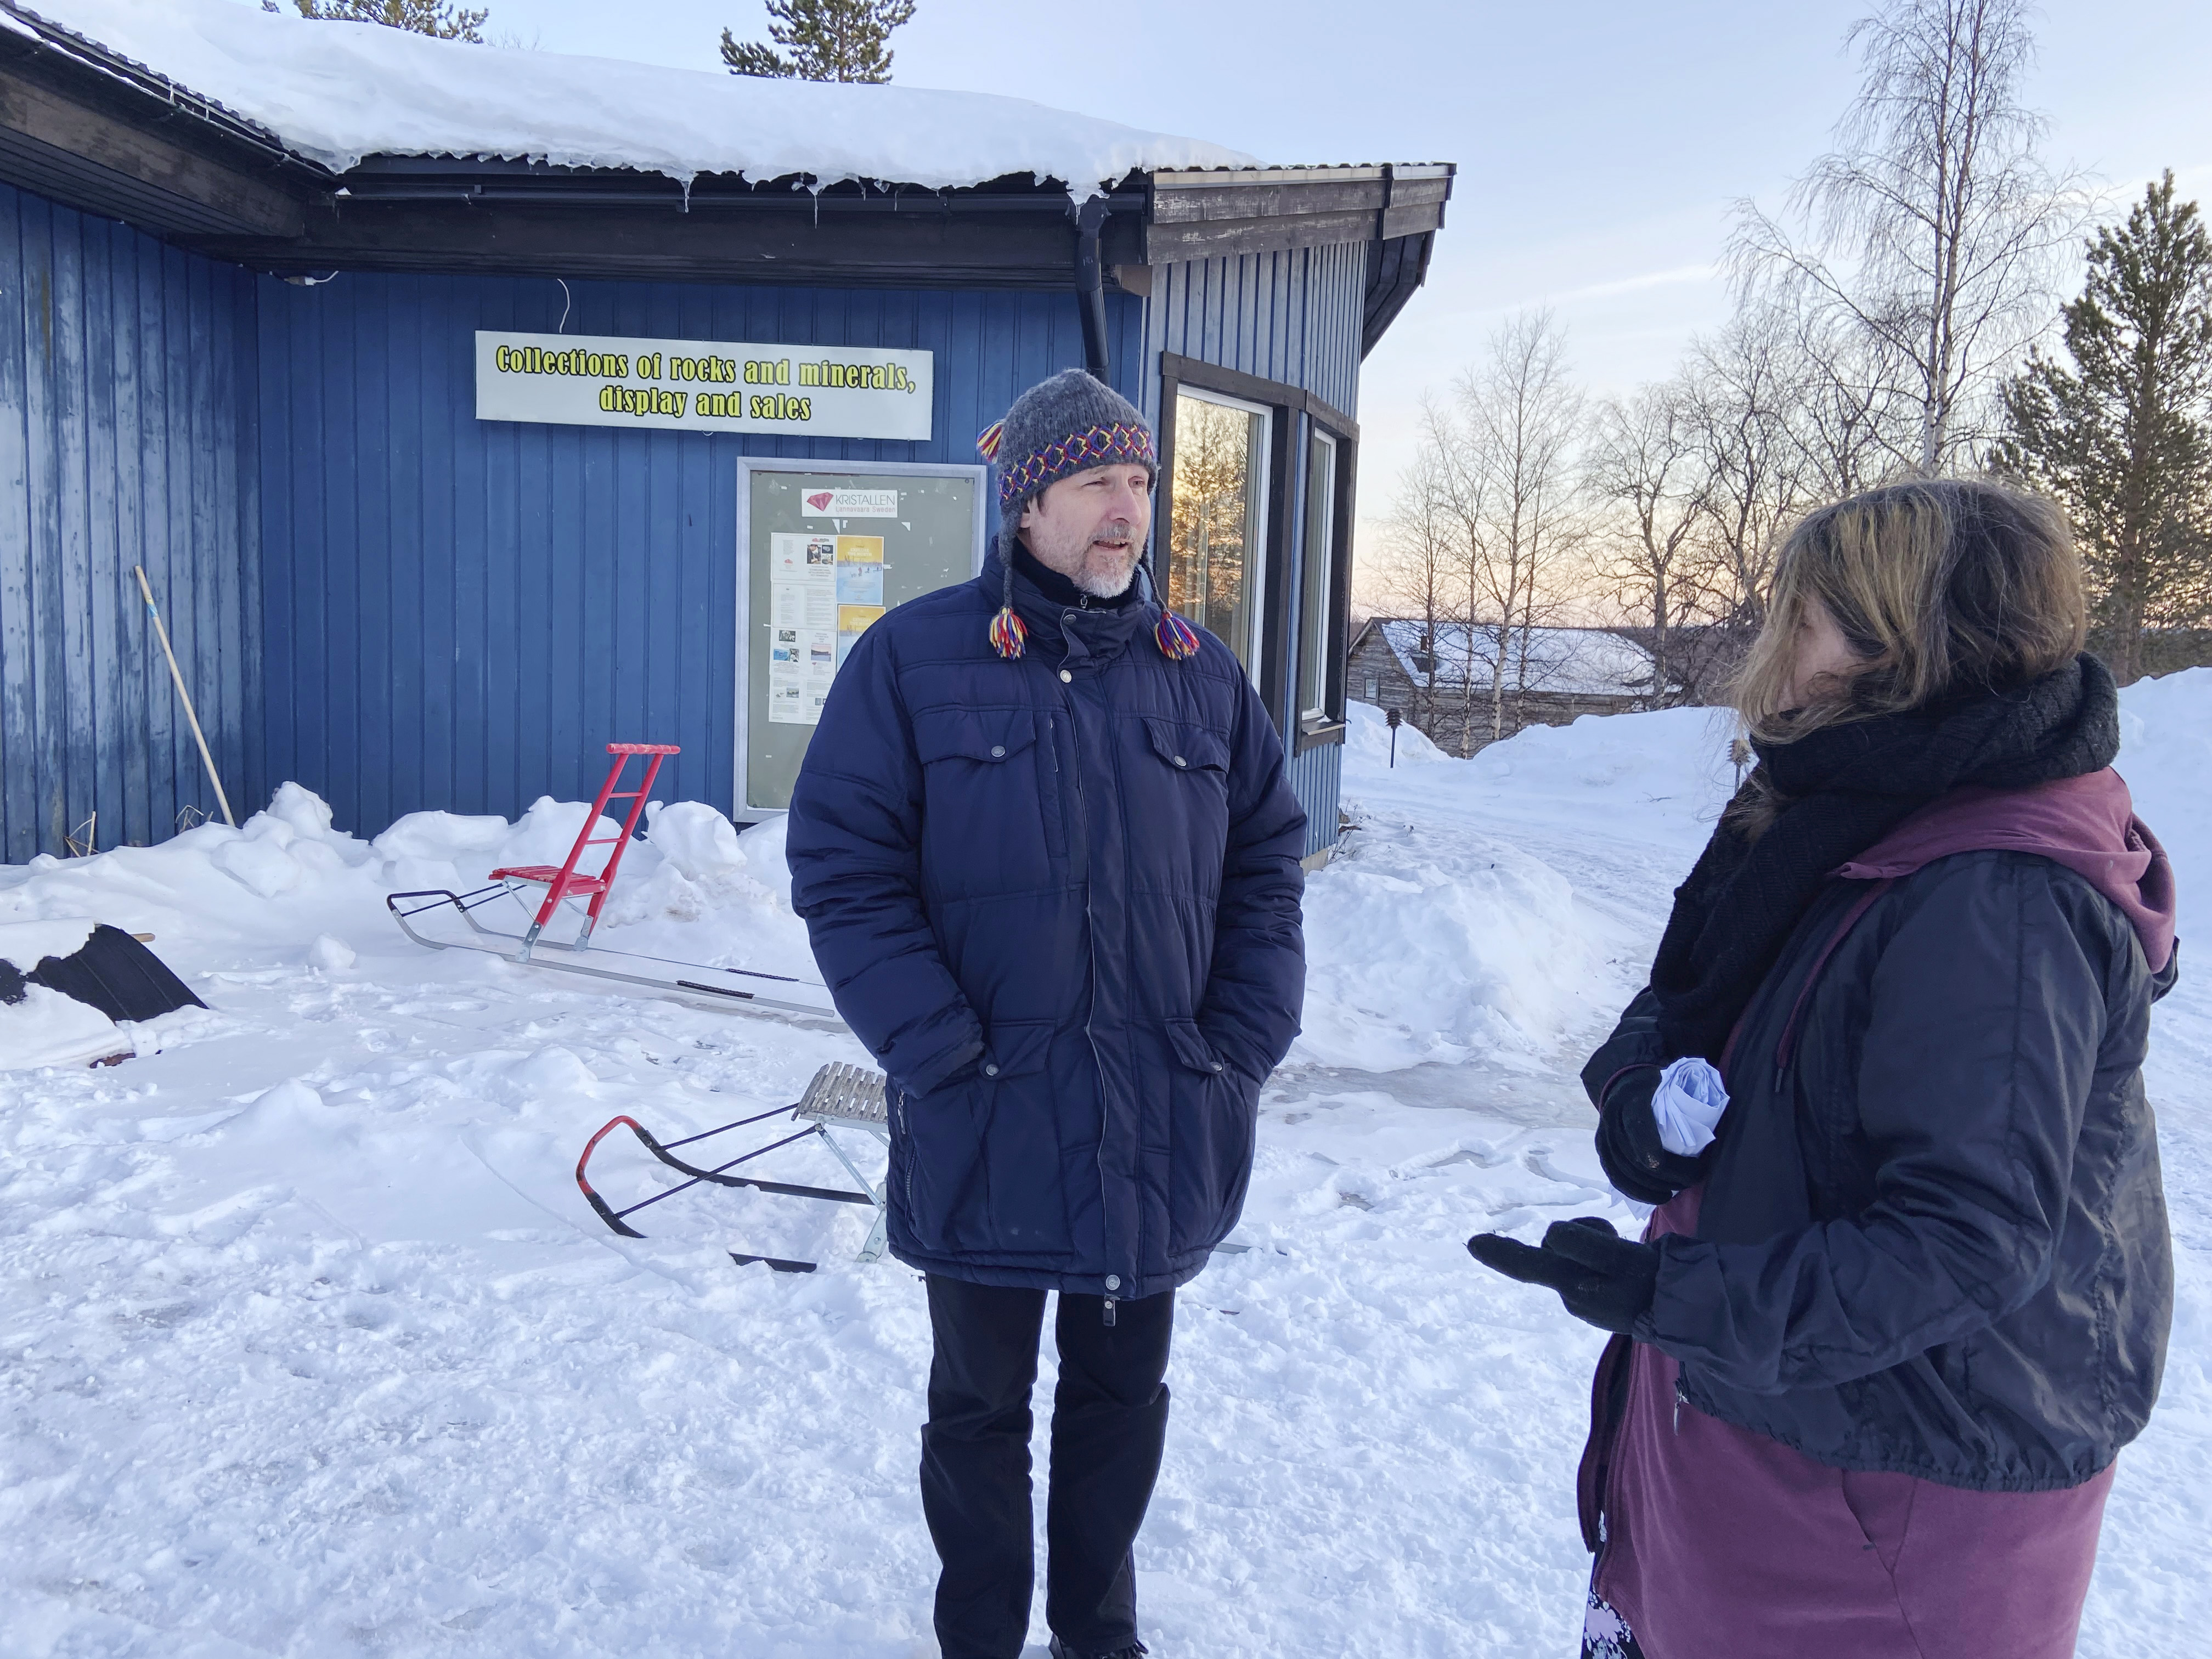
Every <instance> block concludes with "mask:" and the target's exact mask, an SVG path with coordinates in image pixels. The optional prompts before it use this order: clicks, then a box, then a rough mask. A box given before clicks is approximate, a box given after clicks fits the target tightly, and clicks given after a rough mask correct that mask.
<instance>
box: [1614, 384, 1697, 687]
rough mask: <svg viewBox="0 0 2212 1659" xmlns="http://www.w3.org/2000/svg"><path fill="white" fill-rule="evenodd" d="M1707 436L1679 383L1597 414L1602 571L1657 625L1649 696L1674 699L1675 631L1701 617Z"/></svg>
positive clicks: (1644, 619)
mask: <svg viewBox="0 0 2212 1659" xmlns="http://www.w3.org/2000/svg"><path fill="white" fill-rule="evenodd" d="M1703 440H1704V435H1703V434H1702V433H1701V432H1700V431H1699V428H1698V424H1697V422H1695V421H1694V420H1693V419H1692V404H1691V396H1690V391H1689V388H1688V387H1687V386H1686V385H1684V384H1683V383H1682V382H1680V381H1679V380H1675V381H1668V382H1665V383H1662V384H1661V385H1658V386H1645V387H1644V388H1643V389H1642V390H1641V391H1639V392H1637V393H1636V394H1635V395H1634V396H1633V397H1632V398H1627V399H1626V400H1619V399H1616V400H1613V401H1611V402H1608V403H1607V404H1605V405H1604V406H1603V407H1602V408H1601V409H1600V410H1599V411H1598V416H1597V422H1596V429H1595V434H1594V436H1593V441H1592V447H1591V455H1590V469H1589V484H1590V490H1591V493H1592V495H1594V496H1595V498H1596V499H1597V500H1598V501H1601V502H1605V503H1608V504H1610V505H1611V506H1612V507H1613V509H1614V511H1613V520H1612V523H1611V525H1610V526H1609V531H1608V533H1607V535H1606V537H1605V538H1604V547H1603V550H1602V553H1601V564H1600V567H1599V573H1600V574H1601V576H1602V577H1603V578H1605V579H1606V580H1608V581H1610V583H1611V584H1612V586H1613V592H1614V596H1615V598H1616V599H1617V600H1618V601H1619V602H1620V605H1621V606H1622V608H1623V609H1624V610H1625V611H1627V612H1628V614H1629V615H1631V616H1633V617H1637V618H1638V623H1639V625H1641V624H1642V623H1649V624H1650V629H1651V702H1652V706H1653V707H1654V708H1660V707H1663V706H1665V705H1666V704H1667V703H1668V702H1672V701H1673V690H1674V683H1675V681H1676V679H1677V678H1679V677H1678V676H1677V675H1676V674H1675V673H1674V671H1673V668H1672V664H1671V659H1670V657H1669V647H1670V646H1671V645H1672V643H1673V632H1674V629H1676V628H1678V627H1680V624H1681V623H1683V622H1684V621H1685V620H1686V619H1687V618H1688V617H1692V616H1694V615H1696V614H1697V613H1696V602H1697V595H1698V587H1699V584H1698V580H1697V575H1696V574H1695V573H1694V571H1693V569H1692V567H1693V566H1694V565H1696V564H1697V562H1699V556H1700V554H1701V553H1702V551H1703V548H1702V544H1701V542H1700V539H1699V535H1700V532H1702V531H1703V530H1704V529H1705V514H1706V483H1707V480H1706V472H1705V465H1704V461H1705V444H1704V441H1703Z"/></svg>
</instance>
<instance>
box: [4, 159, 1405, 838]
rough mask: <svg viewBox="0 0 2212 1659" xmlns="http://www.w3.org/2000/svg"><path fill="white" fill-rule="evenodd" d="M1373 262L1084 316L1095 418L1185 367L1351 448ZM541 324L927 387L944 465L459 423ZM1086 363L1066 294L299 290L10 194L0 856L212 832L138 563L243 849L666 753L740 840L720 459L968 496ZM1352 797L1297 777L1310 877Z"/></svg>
mask: <svg viewBox="0 0 2212 1659" xmlns="http://www.w3.org/2000/svg"><path fill="white" fill-rule="evenodd" d="M1364 259H1365V250H1364V248H1363V247H1359V246H1347V247H1343V248H1321V249H1309V250H1304V251H1301V252H1291V253H1280V254H1272V255H1260V256H1247V257H1245V258H1237V259H1224V260H1215V261H1209V262H1202V263H1194V264H1185V265H1176V266H1170V267H1165V268H1163V270H1161V271H1160V272H1159V273H1158V278H1157V283H1156V288H1155V292H1154V294H1153V295H1152V298H1151V299H1149V300H1138V299H1136V298H1133V297H1132V296H1129V295H1119V294H1116V295H1109V296H1108V309H1109V332H1110V337H1111V342H1112V348H1113V361H1114V366H1115V380H1116V383H1117V384H1118V385H1119V386H1120V387H1121V390H1122V392H1124V393H1125V394H1127V396H1129V397H1130V398H1133V400H1135V401H1137V402H1138V403H1139V404H1140V405H1142V406H1144V407H1146V409H1147V410H1151V411H1152V412H1155V413H1157V411H1158V389H1159V355H1160V353H1161V352H1162V351H1176V352H1179V353H1182V354H1184V355H1186V356H1193V357H1199V358H1203V359H1205V360H1206V361H1209V362H1218V363H1220V364H1223V365H1225V367H1229V368H1237V369H1241V370H1243V372H1245V373H1247V374H1256V375H1260V376H1262V377H1264V378H1267V379H1271V380H1285V381H1288V382H1290V383H1291V384H1293V385H1298V386H1305V387H1307V388H1309V389H1310V390H1311V391H1312V392H1315V393H1316V395H1318V396H1320V397H1322V398H1325V399H1326V400H1327V401H1328V402H1329V403H1331V404H1334V405H1336V406H1337V407H1339V408H1340V409H1343V410H1346V411H1347V412H1350V411H1352V410H1355V408H1356V404H1357V398H1358V342H1359V320H1360V302H1361V292H1362V285H1363V283H1364ZM564 307H566V308H567V310H568V318H567V323H566V327H567V329H568V331H570V332H574V333H592V334H616V335H635V336H645V337H671V338H700V339H720V340H750V341H761V342H765V343H791V344H828V345H836V344H854V345H882V346H896V347H903V348H908V349H923V350H928V351H931V352H933V353H934V354H935V362H936V387H935V407H934V410H933V430H934V436H933V438H932V439H931V440H930V441H928V442H927V443H894V442H882V441H856V440H831V441H818V440H817V441H806V440H795V439H776V438H767V437H731V436H708V435H702V434H690V433H667V432H644V431H624V430H617V429H608V428H569V427H550V426H536V425H520V424H510V423H504V422H478V421H477V419H476V416H475V386H474V338H473V337H474V334H475V332H476V331H477V330H478V329H480V328H491V329H502V330H516V331H543V332H550V331H555V330H556V329H557V328H558V327H560V326H561V318H562V310H563V308H564ZM1081 361H1082V338H1081V329H1080V325H1079V319H1078V315H1077V312H1076V308H1075V301H1074V298H1073V295H1072V294H1065V293H1062V294H1051V293H1021V292H1012V291H1002V290H988V289H981V290H966V291H943V290H930V291H903V290H851V291H846V290H836V289H793V288H754V287H745V286H738V285H728V286H715V285H705V284H675V283H668V284H655V283H584V282H572V283H569V284H568V291H567V292H566V293H565V294H564V292H563V290H562V285H561V284H560V283H557V282H556V281H554V280H552V279H550V278H537V277H526V278H524V277H517V278H507V277H480V276H466V277H464V276H453V277H445V276H412V275H408V276H376V275H359V274H348V275H342V276H339V277H337V279H336V280H334V281H332V282H330V283H324V284H321V285H319V286H316V287H313V288H303V287H297V286H294V285H290V284H287V283H281V282H278V281H276V280H275V279H273V278H268V277H256V276H252V275H250V274H248V273H246V272H245V271H243V270H239V269H237V268H236V267H233V266H228V265H225V264H218V263H216V262H212V261H210V260H206V259H203V258H198V257H197V256H194V255H191V254H187V253H184V252H179V251H178V250H176V249H173V248H170V247H168V246H165V245H163V244H162V243H161V242H159V241H157V240H154V239H152V238H150V237H148V236H145V235H143V234H140V233H138V232H136V231H133V230H131V229H129V228H125V227H124V226H121V225H118V224H114V223H112V222H106V221H101V220H96V219H91V218H88V217H86V216H83V215H81V214H78V213H76V212H73V211H71V210H67V209H64V208H61V207H58V206H56V205H54V204H52V203H49V202H46V201H45V200H44V199H42V198H40V197H35V196H33V195H30V194H27V193H25V192H21V191H15V190H12V189H9V188H6V187H4V186H0V489H4V491H5V501H4V502H0V857H4V858H6V859H7V860H9V861H11V862H15V861H21V860H23V859H26V858H27V857H29V856H31V855H32V854H34V853H39V852H56V853H58V852H60V851H62V850H63V848H64V837H66V836H69V835H70V834H71V833H72V832H74V831H76V829H77V828H78V827H79V826H80V825H82V824H83V823H86V822H87V821H88V820H89V819H93V818H94V817H95V815H96V817H97V824H98V829H97V832H96V837H97V844H98V845H100V847H103V848H105V847H112V846H115V845H118V844H121V843H124V842H155V841H159V840H161V839H163V838H164V837H166V836H168V835H170V834H173V833H174V830H175V829H176V827H177V823H178V819H179V814H181V813H185V812H186V811H187V810H188V809H197V810H198V811H202V812H208V813H212V812H213V811H214V810H215V796H214V791H213V788H212V787H211V786H210V781H209V780H208V779H207V777H206V775H205V772H204V769H203V768H202V766H201V764H200V763H199V759H198V756H197V751H196V750H195V749H194V746H193V744H192V741H191V735H190V732H189V730H188V729H187V727H186V726H185V721H184V719H183V717H182V713H181V710H180V709H179V708H178V706H177V704H176V701H175V698H174V695H173V691H172V690H171V688H170V685H169V682H168V676H167V669H166V666H165V665H164V664H163V662H162V660H161V653H160V647H159V646H158V645H157V644H156V643H155V641H154V640H153V638H152V635H151V631H150V629H149V628H148V626H147V623H146V618H145V613H144V609H143V606H142V605H140V604H139V603H138V600H137V593H136V586H135V583H134V582H133V580H132V579H131V567H132V566H133V565H134V564H139V563H143V564H144V565H145V567H146V568H147V572H148V574H149V578H150V579H151V580H152V582H153V585H154V588H155V596H156V598H157V599H159V600H160V602H161V605H162V609H163V613H164V616H165V617H166V618H167V621H168V623H169V625H170V629H171V633H172V635H173V641H174V643H175V645H176V648H177V653H178V656H179V662H180V664H181V665H182V666H183V669H184V671H185V678H186V681H187V684H189V686H190V688H191V693H192V696H193V697H194V699H195V700H196V702H197V706H198V708H199V712H200V715H201V719H202V721H203V724H204V726H205V727H206V730H207V733H208V738H209V741H210V745H211V747H212V748H213V749H214V751H215V755H216V764H217V766H218V768H219V769H221V771H222V775H223V778H224V781H225V782H226V784H227V785H228V787H229V789H230V792H231V795H232V799H233V804H234V805H235V806H236V807H237V808H238V809H239V810H240V812H241V813H244V812H246V811H250V810H252V808H253V807H254V806H256V805H258V804H259V803H260V802H261V801H262V800H264V799H266V796H267V793H268V792H269V790H270V788H272V787H274V785H275V784H276V783H277V782H279V781H283V780H284V779H287V778H296V779H298V780H299V781H301V782H303V783H305V784H307V786H308V787H311V788H313V789H315V790H316V791H317V792H318V793H321V794H323V795H324V796H325V798H326V799H329V800H330V801H331V804H332V805H333V806H334V807H335V808H336V810H337V814H338V817H339V820H340V822H341V823H345V824H347V825H349V826H350V827H353V828H356V829H363V830H367V831H369V832H372V833H373V832H374V830H376V829H380V828H381V827H382V826H383V825H384V824H386V823H389V822H390V821H391V820H392V818H394V817H398V815H400V814H401V813H403V812H406V811H415V810H419V809H422V808H444V809H447V810H451V811H464V812H482V811H496V812H501V813H503V814H507V815H509V816H512V815H513V814H514V813H515V812H517V811H520V810H521V809H522V808H524V807H525V806H526V805H528V804H529V802H530V801H531V800H532V799H534V798H535V797H537V796H538V795H540V794H544V793H551V794H555V795H558V796H564V797H568V798H571V799H573V798H574V797H575V796H577V795H579V794H580V793H583V792H584V791H585V790H586V789H587V788H589V787H592V786H593V785H595V784H596V783H597V781H598V780H599V775H600V773H601V771H602V769H603V765H604V755H603V745H604V744H605V743H607V742H608V741H610V740H611V739H617V738H648V739H653V740H659V741H672V742H676V743H680V744H682V745H683V746H684V754H683V756H682V757H680V758H679V759H678V760H677V761H676V762H675V763H673V766H672V769H671V770H670V771H665V772H664V774H663V779H664V786H663V787H664V788H665V791H666V793H668V794H670V795H671V797H673V796H677V795H683V796H690V797H693V798H697V799H708V800H712V801H714V802H717V803H718V804H724V805H728V804H731V803H732V793H733V778H732V771H733V765H732V749H733V746H734V742H735V718H734V717H735V691H736V688H735V680H736V660H735V652H736V629H735V609H736V586H735V583H736V547H737V537H738V526H737V518H736V513H737V477H736V475H737V467H736V465H735V463H736V459H737V457H738V455H740V454H756V455H769V456H777V457H782V458H786V459H814V460H821V461H825V462H835V461H838V460H870V461H885V462H892V463H897V462H939V463H941V462H952V463H959V464H963V465H965V464H971V463H972V462H973V461H974V459H975V451H974V437H975V434H976V433H977V432H979V431H981V429H982V428H984V427H985V426H986V425H987V424H988V423H989V422H992V421H994V420H995V419H997V418H998V416H1000V415H1001V414H1003V413H1004V412H1005V410H1006V405H1007V404H1008V403H1009V402H1010V401H1011V400H1012V398H1013V397H1014V396H1015V394H1016V393H1018V392H1020V391H1021V390H1022V389H1024V387H1026V386H1030V385H1031V384H1033V383H1034V382H1036V380H1040V379H1042V378H1043V377H1044V376H1046V375H1047V374H1051V373H1053V372H1054V371H1056V370H1058V369H1060V368H1066V367H1069V366H1071V365H1073V364H1077V363H1079V362H1081ZM1293 439H1294V441H1293V442H1292V443H1291V445H1290V453H1291V456H1292V457H1293V458H1294V461H1293V465H1294V466H1300V465H1303V462H1304V444H1303V441H1302V435H1293ZM1301 488H1302V483H1301V481H1300V480H1297V479H1295V478H1294V479H1293V480H1291V488H1290V489H1289V492H1288V496H1287V499H1289V500H1290V501H1293V502H1295V501H1297V500H1299V499H1300V490H1301ZM1300 529H1301V526H1298V525H1297V524H1296V523H1295V522H1293V524H1292V526H1291V530H1290V537H1289V540H1290V556H1291V560H1292V567H1291V568H1292V569H1293V571H1295V570H1296V569H1297V535H1298V534H1299V532H1300ZM1293 580H1295V577H1294V578H1293ZM1296 604H1297V596H1296V594H1295V592H1293V594H1292V595H1291V605H1292V607H1293V608H1292V611H1291V614H1292V615H1295V614H1296V609H1295V607H1296ZM1286 695H1289V694H1288V693H1287V692H1286ZM1339 765H1340V754H1339V752H1338V751H1337V750H1333V749H1323V750H1311V751H1309V753H1308V754H1306V755H1304V756H1299V757H1293V758H1292V760H1291V763H1290V772H1291V778H1292V780H1293V781H1294V782H1295V783H1296V785H1297V788H1298V792H1299V795H1300V798H1301V799H1303V800H1304V801H1305V802H1306V805H1307V808H1308V811H1309V813H1310V815H1311V817H1312V818H1313V821H1314V830H1313V840H1312V842H1311V845H1312V846H1313V847H1314V848H1321V847H1326V846H1328V845H1331V844H1333V843H1334V839H1335V820H1336V787H1337V777H1338V770H1339Z"/></svg>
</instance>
